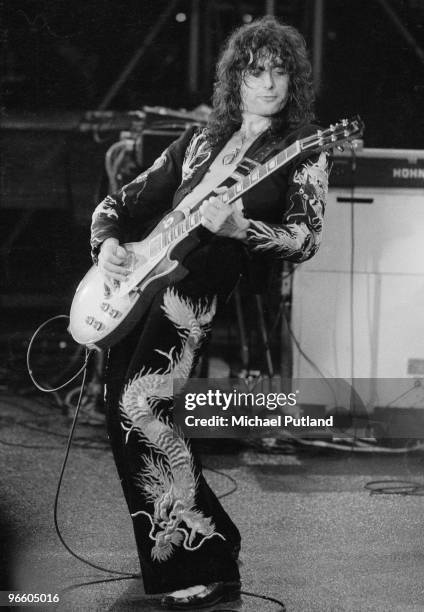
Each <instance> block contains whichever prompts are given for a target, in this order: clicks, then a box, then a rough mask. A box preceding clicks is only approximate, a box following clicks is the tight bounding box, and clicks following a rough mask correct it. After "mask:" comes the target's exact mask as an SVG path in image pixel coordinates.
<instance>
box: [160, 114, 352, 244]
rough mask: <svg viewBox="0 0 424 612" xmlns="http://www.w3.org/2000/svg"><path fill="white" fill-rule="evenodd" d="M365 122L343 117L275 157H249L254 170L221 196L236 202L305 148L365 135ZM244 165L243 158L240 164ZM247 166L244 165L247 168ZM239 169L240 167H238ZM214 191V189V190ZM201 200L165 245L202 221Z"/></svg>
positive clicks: (165, 234)
mask: <svg viewBox="0 0 424 612" xmlns="http://www.w3.org/2000/svg"><path fill="white" fill-rule="evenodd" d="M363 129H364V124H363V122H362V120H361V118H360V117H359V116H356V117H354V118H352V119H350V120H348V119H343V120H342V121H341V122H339V123H336V124H335V125H331V126H330V127H329V128H327V129H326V130H321V129H320V130H317V131H316V132H315V133H314V134H311V135H310V136H307V137H306V138H302V139H301V140H296V141H295V142H293V144H291V145H290V146H288V147H287V148H286V149H283V150H282V151H279V153H277V154H276V155H274V157H271V159H269V160H268V161H267V162H265V163H263V164H259V163H258V164H255V162H252V161H247V160H246V162H245V166H246V165H247V166H250V168H249V169H250V170H251V171H250V172H249V174H247V175H246V176H244V177H243V178H240V180H238V181H237V182H236V183H234V185H232V186H231V187H229V189H228V190H227V191H226V192H225V193H224V194H222V196H220V197H221V198H222V201H223V202H226V203H228V204H232V203H233V202H235V201H236V200H238V199H239V198H240V197H242V196H243V195H244V194H245V193H246V191H249V189H251V188H252V187H254V185H256V184H257V183H260V181H262V180H263V179H264V178H266V177H267V176H269V175H270V174H272V173H273V172H275V171H276V170H278V169H279V168H281V167H283V166H284V165H286V164H287V163H288V162H289V161H291V160H292V159H294V158H295V157H298V156H299V155H300V154H301V153H303V152H304V151H308V150H309V151H311V152H318V151H324V150H325V149H331V148H333V147H334V146H336V144H337V143H338V144H339V145H340V144H343V143H345V142H349V141H351V140H353V138H355V137H356V138H358V137H359V136H361V135H362V132H363ZM240 166H241V167H243V160H242V162H241V164H240ZM245 170H246V168H245V169H244V171H245ZM236 172H237V170H236ZM212 193H213V192H212ZM203 200H204V198H203V199H202V201H200V202H198V203H197V204H195V206H194V207H193V208H192V210H191V212H190V213H189V214H187V216H186V217H185V218H184V219H183V220H182V221H180V222H179V223H177V224H176V225H173V226H172V227H171V228H169V229H168V230H165V231H164V232H163V234H162V245H163V246H168V245H169V244H171V242H173V241H175V240H176V239H177V238H179V237H181V236H182V235H184V234H187V233H189V232H191V231H192V230H194V229H195V228H196V227H198V226H199V225H200V223H201V214H200V212H199V208H200V206H201V204H202V202H203Z"/></svg>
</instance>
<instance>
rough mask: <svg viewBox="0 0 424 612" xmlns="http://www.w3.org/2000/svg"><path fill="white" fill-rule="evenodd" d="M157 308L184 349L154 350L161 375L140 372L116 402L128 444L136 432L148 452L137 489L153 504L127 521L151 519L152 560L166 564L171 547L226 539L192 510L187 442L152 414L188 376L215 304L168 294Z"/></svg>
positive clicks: (191, 473) (191, 471)
mask: <svg viewBox="0 0 424 612" xmlns="http://www.w3.org/2000/svg"><path fill="white" fill-rule="evenodd" d="M162 308H163V310H164V311H165V315H166V316H167V317H168V319H169V320H170V321H172V323H173V324H174V325H175V326H176V327H177V329H178V332H179V335H180V337H181V339H182V341H183V348H182V350H181V352H180V354H179V355H178V356H176V357H175V356H174V353H175V347H173V348H172V349H171V350H170V351H169V353H164V352H163V351H159V350H158V349H157V352H159V353H160V354H162V355H164V356H166V357H167V359H168V360H169V365H168V368H167V369H166V370H165V371H163V372H160V371H159V370H158V371H155V372H152V371H149V370H148V371H146V370H142V371H141V372H140V373H139V374H138V375H137V376H136V377H135V378H134V379H133V380H132V381H131V382H130V383H129V384H128V385H127V387H126V389H125V391H124V394H123V397H122V402H121V409H122V411H123V413H124V414H125V415H126V416H127V417H128V419H129V421H130V423H131V426H130V427H129V428H125V426H123V427H124V429H125V430H126V432H127V434H126V435H127V440H128V436H129V435H130V433H131V432H132V431H133V430H134V429H136V430H138V431H139V432H141V433H142V435H143V436H144V438H145V440H146V444H147V445H148V446H150V448H151V449H152V452H151V454H150V457H146V459H145V467H144V469H143V470H142V472H141V474H140V477H139V479H138V485H139V486H140V487H141V488H142V490H143V492H144V494H145V496H146V499H147V501H148V502H151V503H153V507H154V512H153V516H152V515H151V514H149V513H148V512H145V511H144V510H139V511H138V512H134V513H133V514H132V516H133V517H135V516H138V515H144V516H147V517H148V519H149V520H150V523H151V529H150V533H149V537H150V538H151V540H153V541H154V542H155V544H154V546H153V548H152V558H153V559H154V560H156V561H165V560H166V559H168V558H169V557H170V556H171V555H172V552H173V547H174V546H180V545H182V546H183V547H184V548H185V549H186V550H196V549H198V548H199V547H200V546H201V545H202V544H203V542H204V541H205V540H207V539H209V538H211V537H214V536H218V537H220V538H222V539H225V538H224V536H222V535H221V534H220V533H218V532H216V531H215V528H214V525H213V523H212V521H211V519H210V518H208V517H205V516H204V515H203V514H202V513H201V512H199V511H198V510H195V491H196V477H195V474H194V469H193V463H192V457H191V454H190V451H189V449H188V447H187V444H186V442H185V441H184V439H183V438H182V437H181V436H179V435H178V433H177V432H176V430H175V428H172V427H171V426H170V424H169V421H168V419H167V418H166V417H165V418H164V417H163V416H162V415H159V416H156V415H155V414H154V413H153V410H152V409H153V407H154V405H155V404H156V403H157V402H158V401H159V400H161V399H162V400H163V399H170V398H172V393H173V389H172V384H173V380H174V379H177V378H180V379H184V380H185V379H187V378H188V376H189V375H190V371H191V369H192V365H193V360H194V357H195V353H196V350H197V349H198V347H199V345H200V342H201V340H202V338H203V336H204V334H205V333H206V331H207V330H208V327H209V325H210V323H211V321H212V319H213V316H214V314H215V308H216V300H213V302H212V304H210V305H207V306H201V305H200V304H198V305H196V306H195V305H193V304H192V303H191V301H190V300H188V299H184V298H181V297H179V296H178V294H177V293H176V292H175V291H174V290H173V289H168V290H167V292H166V293H165V295H164V303H163V306H162ZM183 524H184V525H185V527H184V526H183ZM199 537H200V540H199V539H197V538H199ZM196 539H197V542H196V543H195V540H196Z"/></svg>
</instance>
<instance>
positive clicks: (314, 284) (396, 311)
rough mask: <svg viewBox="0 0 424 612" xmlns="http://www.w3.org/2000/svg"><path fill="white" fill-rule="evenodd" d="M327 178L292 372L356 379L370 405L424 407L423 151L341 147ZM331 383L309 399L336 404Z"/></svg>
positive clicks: (304, 267)
mask: <svg viewBox="0 0 424 612" xmlns="http://www.w3.org/2000/svg"><path fill="white" fill-rule="evenodd" d="M330 185H331V188H330V192H329V198H328V205H327V210H326V215H325V223H324V235H323V243H322V246H321V248H320V251H319V252H318V253H317V254H316V255H315V256H314V257H313V258H312V259H311V261H308V262H305V263H303V264H301V265H300V266H299V267H298V268H297V270H296V272H295V275H294V284H293V299H292V320H291V326H292V330H293V332H294V336H295V337H296V339H297V341H298V342H299V346H300V348H301V350H302V351H303V352H304V355H302V353H301V351H300V350H299V349H298V347H296V346H294V347H293V351H294V359H293V376H294V378H296V379H302V378H317V377H318V378H319V377H320V376H321V375H320V374H319V373H318V370H319V371H320V372H322V373H323V374H324V375H325V377H327V378H328V379H330V383H331V378H334V377H335V378H343V379H348V380H349V379H356V380H355V382H354V388H355V390H356V391H357V392H358V393H359V396H360V397H361V399H362V401H363V402H364V404H365V405H366V406H367V407H368V408H369V409H370V410H371V409H372V408H373V407H374V406H380V407H384V406H387V405H389V404H390V405H391V406H397V407H409V406H412V405H414V406H419V407H421V408H424V392H423V389H422V387H420V386H419V387H418V388H417V386H414V381H415V380H418V381H421V380H422V378H423V377H424V240H423V230H424V151H418V150H393V149H363V150H362V151H359V152H357V154H351V153H349V152H346V153H344V154H336V155H335V157H334V167H333V170H332V173H331V176H330ZM305 357H308V358H309V359H310V360H311V362H312V363H311V362H309V363H308V360H307V359H306V358H305ZM314 366H316V367H314ZM328 387H329V386H328V385H322V388H323V393H322V397H321V398H318V397H317V396H315V397H314V398H308V397H305V398H303V400H304V401H305V402H306V403H308V402H312V403H315V404H317V403H322V404H325V405H327V407H331V408H333V409H334V408H335V404H337V399H336V398H334V397H331V393H330V392H329V391H328ZM324 389H327V392H325V391H324ZM347 408H349V406H348V407H347Z"/></svg>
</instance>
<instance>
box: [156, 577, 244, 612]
mask: <svg viewBox="0 0 424 612" xmlns="http://www.w3.org/2000/svg"><path fill="white" fill-rule="evenodd" d="M239 597H240V582H212V583H211V584H208V585H207V586H205V588H204V589H203V591H200V593H197V594H196V595H187V597H174V596H173V595H165V597H162V599H161V602H160V603H161V606H162V607H163V608H167V609H168V610H193V609H195V608H208V607H209V606H213V605H215V604H217V603H220V602H221V601H234V600H235V599H238V598H239Z"/></svg>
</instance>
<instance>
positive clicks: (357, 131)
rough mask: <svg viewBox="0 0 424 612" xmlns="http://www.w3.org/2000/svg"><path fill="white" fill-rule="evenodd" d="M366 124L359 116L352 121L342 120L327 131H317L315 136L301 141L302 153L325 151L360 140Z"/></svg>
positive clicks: (352, 118) (351, 119)
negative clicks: (310, 150) (306, 151)
mask: <svg viewBox="0 0 424 612" xmlns="http://www.w3.org/2000/svg"><path fill="white" fill-rule="evenodd" d="M364 128H365V124H364V122H363V121H362V119H361V117H360V116H359V115H356V116H355V117H351V118H350V119H342V120H341V121H339V122H338V123H335V124H334V125H330V127H328V128H327V129H325V130H317V131H316V132H315V134H312V135H311V136H307V137H306V138H303V139H302V140H299V143H300V147H301V149H302V151H305V150H307V149H312V150H316V151H325V150H326V149H332V148H333V147H336V146H340V145H341V144H343V143H345V142H350V141H352V140H355V139H357V138H360V137H361V136H362V134H363V132H364Z"/></svg>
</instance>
